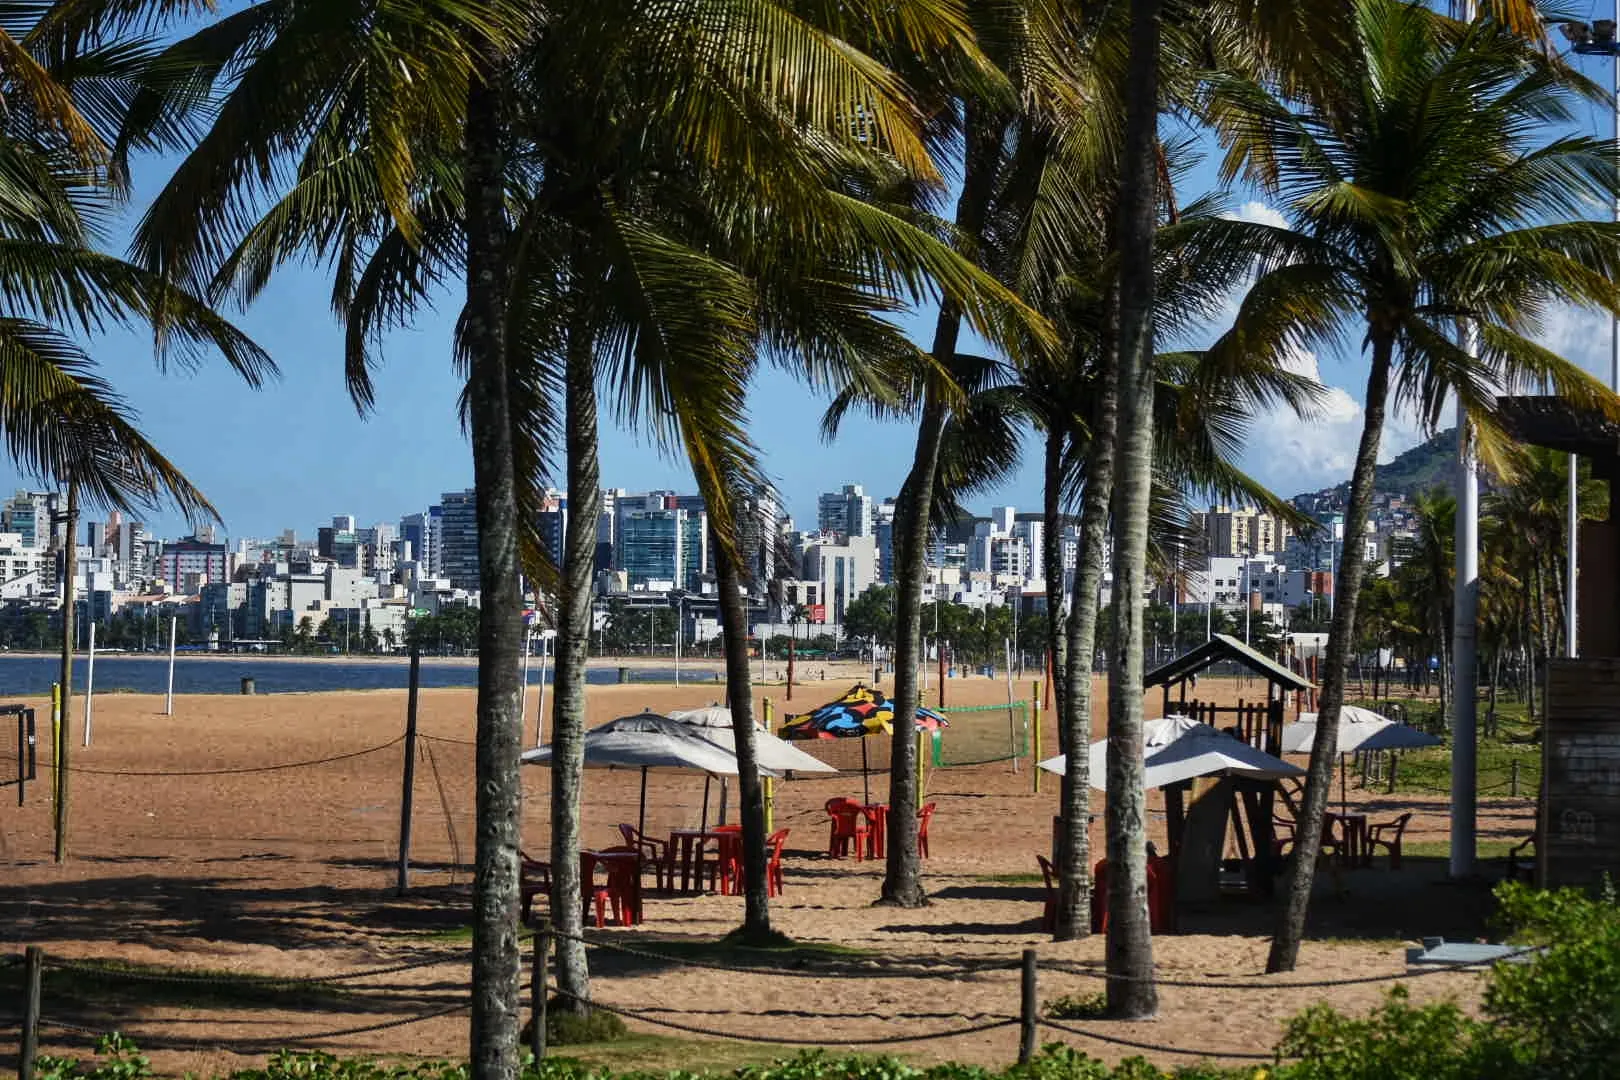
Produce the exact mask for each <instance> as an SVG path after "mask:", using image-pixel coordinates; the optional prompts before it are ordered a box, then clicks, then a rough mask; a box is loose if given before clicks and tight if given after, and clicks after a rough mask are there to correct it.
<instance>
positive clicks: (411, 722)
mask: <svg viewBox="0 0 1620 1080" xmlns="http://www.w3.org/2000/svg"><path fill="white" fill-rule="evenodd" d="M410 679H411V681H410V690H409V691H408V692H407V694H406V697H405V777H404V780H403V781H402V782H401V783H402V790H401V792H400V796H399V879H398V881H397V882H396V883H395V887H396V888H397V889H398V891H399V895H401V896H404V895H405V889H406V887H407V885H408V884H409V881H408V879H409V877H410V872H411V809H412V806H413V803H414V797H415V794H416V700H417V691H418V689H419V688H420V686H421V683H422V649H421V647H420V646H419V645H416V644H413V645H412V646H411V677H410Z"/></svg>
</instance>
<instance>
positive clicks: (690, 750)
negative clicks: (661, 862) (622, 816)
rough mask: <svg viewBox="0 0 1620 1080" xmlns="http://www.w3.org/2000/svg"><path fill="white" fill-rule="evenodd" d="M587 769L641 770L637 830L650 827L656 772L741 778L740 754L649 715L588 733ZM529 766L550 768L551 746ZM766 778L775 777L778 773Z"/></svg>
mask: <svg viewBox="0 0 1620 1080" xmlns="http://www.w3.org/2000/svg"><path fill="white" fill-rule="evenodd" d="M583 741H584V744H585V767H586V768H587V769H639V770H640V771H641V808H640V811H639V813H638V815H637V818H636V829H637V831H638V832H639V831H641V830H642V829H644V828H645V826H646V824H647V773H648V772H649V771H651V770H653V769H659V770H671V769H679V770H686V771H693V772H701V773H704V774H705V775H708V776H736V775H737V755H736V754H733V753H732V752H731V751H729V750H727V749H725V748H724V747H722V746H719V745H718V744H716V743H714V742H711V741H710V740H708V739H705V738H703V737H702V736H701V735H698V734H697V733H696V732H695V729H694V728H693V727H692V726H691V725H690V724H681V723H677V722H676V721H674V720H671V719H670V718H669V717H667V716H660V715H658V714H657V713H652V712H643V713H638V714H637V715H635V716H621V717H620V718H619V719H617V720H609V721H608V722H607V723H605V724H602V725H600V726H598V727H594V728H592V729H591V730H589V731H587V732H586V733H585V738H584V740H583ZM523 763H524V764H525V765H549V764H550V763H551V746H550V745H549V744H548V745H546V746H537V747H535V748H534V749H532V750H525V751H524V752H523ZM761 772H762V774H764V775H770V776H775V775H776V773H775V772H774V771H771V772H766V771H765V770H761Z"/></svg>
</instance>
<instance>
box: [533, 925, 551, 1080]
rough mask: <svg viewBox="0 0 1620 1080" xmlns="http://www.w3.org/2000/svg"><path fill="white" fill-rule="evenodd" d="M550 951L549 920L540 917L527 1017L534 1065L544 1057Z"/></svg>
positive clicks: (535, 939) (538, 1063)
mask: <svg viewBox="0 0 1620 1080" xmlns="http://www.w3.org/2000/svg"><path fill="white" fill-rule="evenodd" d="M550 953H551V920H550V919H549V918H545V919H541V920H540V925H539V927H537V928H536V929H535V932H534V971H533V974H532V976H531V979H532V981H531V982H530V983H529V1018H530V1020H531V1021H532V1022H533V1024H534V1030H533V1031H531V1032H530V1033H529V1049H530V1050H532V1051H533V1052H534V1062H535V1067H536V1068H539V1066H540V1062H542V1061H544V1060H545V1059H546V983H547V981H548V972H547V970H546V969H547V967H548V958H549V955H550Z"/></svg>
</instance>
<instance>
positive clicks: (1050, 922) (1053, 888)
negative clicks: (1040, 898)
mask: <svg viewBox="0 0 1620 1080" xmlns="http://www.w3.org/2000/svg"><path fill="white" fill-rule="evenodd" d="M1035 861H1036V862H1038V863H1040V864H1041V877H1043V878H1045V879H1046V908H1045V910H1043V911H1042V912H1041V931H1042V932H1043V933H1047V934H1051V933H1055V932H1056V931H1057V905H1058V887H1057V871H1056V870H1053V869H1052V864H1051V862H1049V861H1048V860H1047V858H1046V856H1045V855H1037V856H1035Z"/></svg>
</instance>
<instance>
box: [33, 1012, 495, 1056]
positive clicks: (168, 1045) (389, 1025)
mask: <svg viewBox="0 0 1620 1080" xmlns="http://www.w3.org/2000/svg"><path fill="white" fill-rule="evenodd" d="M471 1007H472V1004H471V1002H466V1001H463V1002H460V1003H458V1004H455V1005H447V1006H445V1007H443V1008H439V1009H433V1010H431V1011H429V1012H425V1013H418V1014H416V1015H414V1016H405V1017H399V1018H396V1019H393V1020H383V1021H379V1022H378V1023H375V1024H362V1025H359V1026H357V1027H347V1028H335V1029H333V1030H330V1031H312V1032H309V1033H308V1034H304V1035H287V1036H283V1037H281V1038H276V1039H255V1040H243V1041H237V1042H229V1043H217V1042H203V1041H200V1040H197V1039H177V1038H175V1037H173V1036H171V1035H155V1034H152V1035H142V1034H139V1033H136V1034H135V1035H133V1036H132V1037H133V1038H135V1039H137V1041H138V1042H139V1043H140V1044H141V1045H143V1046H152V1047H156V1048H159V1049H206V1050H215V1049H220V1048H221V1047H229V1048H230V1049H233V1050H237V1051H242V1050H249V1049H254V1048H260V1049H262V1048H271V1049H279V1048H281V1047H284V1046H290V1045H294V1044H297V1043H310V1042H319V1041H323V1040H326V1039H338V1038H343V1037H345V1036H348V1035H367V1034H370V1033H372V1032H375V1031H388V1030H391V1029H393V1028H400V1027H406V1026H408V1025H411V1024H420V1023H422V1022H424V1021H427V1020H436V1019H438V1018H439V1017H441V1016H450V1015H453V1014H454V1013H458V1012H463V1011H465V1010H466V1009H469V1008H471ZM39 1022H40V1024H42V1025H44V1026H46V1027H53V1028H58V1029H60V1030H62V1031H71V1032H73V1033H75V1034H79V1035H88V1036H90V1037H92V1038H100V1037H101V1036H102V1035H105V1034H106V1032H104V1031H101V1030H100V1029H98V1028H88V1027H84V1026H82V1025H79V1024H73V1023H69V1022H67V1021H65V1020H53V1019H51V1018H50V1017H48V1016H42V1017H40V1019H39ZM141 1022H142V1023H150V1024H160V1023H163V1022H164V1018H162V1017H153V1018H149V1019H145V1020H143V1021H141Z"/></svg>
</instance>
